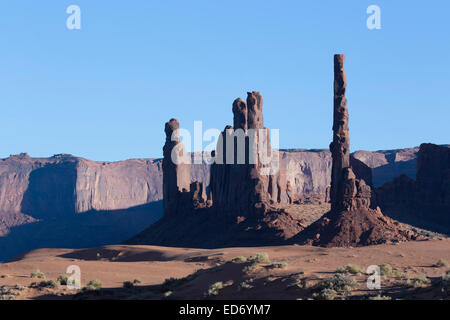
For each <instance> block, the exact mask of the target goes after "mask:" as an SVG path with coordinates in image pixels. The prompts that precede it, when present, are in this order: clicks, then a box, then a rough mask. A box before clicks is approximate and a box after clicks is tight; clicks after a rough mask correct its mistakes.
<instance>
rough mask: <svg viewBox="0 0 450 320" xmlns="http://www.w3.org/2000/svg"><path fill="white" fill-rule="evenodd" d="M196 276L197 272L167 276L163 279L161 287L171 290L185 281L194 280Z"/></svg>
mask: <svg viewBox="0 0 450 320" xmlns="http://www.w3.org/2000/svg"><path fill="white" fill-rule="evenodd" d="M196 277H197V274H195V273H194V274H190V275H188V276H187V277H184V278H179V279H178V278H169V279H166V280H164V283H163V284H162V289H163V290H164V291H169V290H170V291H173V290H175V289H177V288H179V287H181V286H183V285H185V284H186V283H188V282H190V281H192V280H194V279H195V278H196Z"/></svg>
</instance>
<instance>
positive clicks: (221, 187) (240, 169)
mask: <svg viewBox="0 0 450 320" xmlns="http://www.w3.org/2000/svg"><path fill="white" fill-rule="evenodd" d="M247 94H248V96H247V103H246V102H244V101H243V100H242V99H240V98H238V99H236V100H235V101H234V102H233V115H234V123H233V124H234V126H233V127H232V126H227V127H225V130H224V131H223V132H222V134H221V135H220V136H219V141H218V146H217V149H216V153H215V157H216V161H215V163H213V164H212V166H211V184H210V188H211V193H212V200H213V206H214V208H215V210H218V211H221V212H223V213H224V214H228V215H233V216H252V215H263V214H264V213H265V211H266V209H267V208H268V207H269V206H270V204H272V203H286V202H287V201H288V198H287V194H286V186H287V182H286V178H285V175H284V173H281V172H280V170H278V169H279V168H278V167H277V168H276V169H277V170H273V172H270V171H271V170H272V168H271V166H272V160H271V159H269V157H272V156H273V157H272V159H275V162H276V165H279V162H280V161H279V158H278V153H276V154H275V152H277V151H274V150H272V149H271V147H270V138H269V131H268V129H267V128H265V127H264V120H263V115H262V107H263V99H262V96H261V94H260V93H259V92H248V93H247ZM272 153H273V154H272ZM266 159H267V160H270V161H264V160H266Z"/></svg>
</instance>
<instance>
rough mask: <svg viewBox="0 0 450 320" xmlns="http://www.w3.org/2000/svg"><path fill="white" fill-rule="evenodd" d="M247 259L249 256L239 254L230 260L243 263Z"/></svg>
mask: <svg viewBox="0 0 450 320" xmlns="http://www.w3.org/2000/svg"><path fill="white" fill-rule="evenodd" d="M246 261H247V258H246V257H244V256H237V257H234V258H233V259H231V260H230V262H232V263H243V262H246Z"/></svg>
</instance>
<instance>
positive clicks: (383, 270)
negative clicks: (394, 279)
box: [379, 263, 392, 276]
mask: <svg viewBox="0 0 450 320" xmlns="http://www.w3.org/2000/svg"><path fill="white" fill-rule="evenodd" d="M379 267H380V275H382V276H390V275H391V274H392V266H391V265H390V264H389V263H383V264H380V266H379Z"/></svg>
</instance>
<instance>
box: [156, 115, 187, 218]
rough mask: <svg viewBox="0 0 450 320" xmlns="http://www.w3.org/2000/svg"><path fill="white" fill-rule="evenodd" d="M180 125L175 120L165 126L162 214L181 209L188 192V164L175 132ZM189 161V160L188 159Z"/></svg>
mask: <svg viewBox="0 0 450 320" xmlns="http://www.w3.org/2000/svg"><path fill="white" fill-rule="evenodd" d="M179 128H180V124H179V122H178V120H177V119H171V120H170V121H169V122H167V123H166V125H165V130H164V131H165V133H166V143H165V144H164V148H163V154H164V159H163V162H162V169H163V195H164V196H163V207H164V214H166V215H170V214H175V213H177V211H178V210H179V209H180V208H182V207H183V205H184V204H183V200H184V198H186V196H184V195H183V194H184V193H188V192H189V191H190V183H191V171H190V163H189V162H187V160H186V157H188V155H187V153H186V150H185V149H184V145H183V144H182V143H181V141H180V138H179V135H178V132H177V130H178V129H179ZM189 161H190V158H189Z"/></svg>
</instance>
